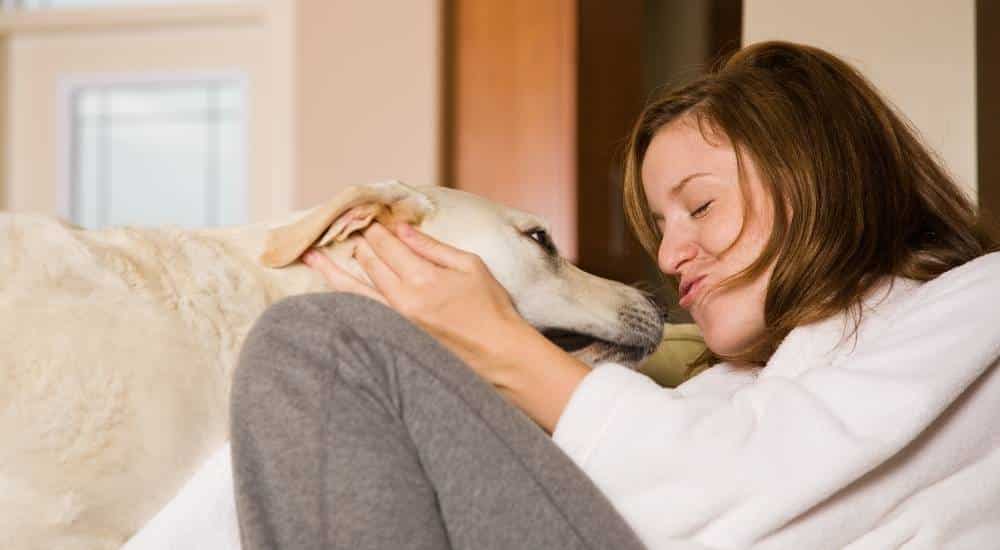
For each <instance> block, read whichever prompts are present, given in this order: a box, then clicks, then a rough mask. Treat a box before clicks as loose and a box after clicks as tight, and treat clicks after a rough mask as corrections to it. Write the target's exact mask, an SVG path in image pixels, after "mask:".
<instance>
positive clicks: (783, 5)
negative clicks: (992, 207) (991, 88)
mask: <svg viewBox="0 0 1000 550" xmlns="http://www.w3.org/2000/svg"><path fill="white" fill-rule="evenodd" d="M771 39H781V40H790V41H793V42H803V43H807V44H810V45H813V46H818V47H820V48H823V49H826V50H829V51H831V52H832V53H834V54H837V55H839V56H841V57H844V58H845V59H846V60H848V61H849V62H851V63H852V64H854V65H855V66H856V67H857V68H859V69H860V70H861V71H862V72H863V73H864V74H865V75H866V76H867V77H868V78H869V79H870V80H871V81H872V82H873V83H874V84H875V86H876V87H877V88H878V89H879V90H881V91H882V92H883V94H884V95H885V96H886V97H887V98H888V99H889V100H890V101H891V102H893V103H894V104H895V105H896V106H898V107H899V109H901V110H902V112H903V114H905V115H906V116H907V117H908V118H909V119H910V120H911V121H912V122H913V123H914V125H915V126H916V127H917V129H918V130H919V131H920V132H921V134H922V135H923V137H924V139H925V141H926V143H927V144H928V145H929V146H930V147H931V148H932V149H934V150H935V151H937V152H938V153H939V154H940V155H941V157H942V158H943V160H944V163H945V166H946V167H947V168H948V169H949V170H950V171H951V172H952V174H953V175H954V176H955V177H956V179H957V180H958V181H959V183H960V184H961V185H963V187H964V188H965V190H966V191H967V192H968V193H969V195H970V196H972V197H973V198H975V197H976V195H977V192H976V188H977V168H976V66H975V5H974V1H973V0H952V1H948V2H942V1H940V0H880V1H878V2H871V1H869V0H840V1H837V2H830V1H829V0H798V1H795V2H789V1H787V0H745V4H744V14H743V43H744V44H751V43H754V42H759V41H763V40H771Z"/></svg>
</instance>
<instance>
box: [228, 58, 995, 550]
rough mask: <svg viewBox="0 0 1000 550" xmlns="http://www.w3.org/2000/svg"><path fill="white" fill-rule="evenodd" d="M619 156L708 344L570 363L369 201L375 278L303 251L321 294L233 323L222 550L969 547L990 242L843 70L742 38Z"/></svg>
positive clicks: (989, 437) (977, 489)
mask: <svg viewBox="0 0 1000 550" xmlns="http://www.w3.org/2000/svg"><path fill="white" fill-rule="evenodd" d="M625 176H626V177H625V181H626V185H625V193H626V204H627V209H628V213H629V215H630V219H631V221H632V223H633V226H634V228H635V229H636V231H637V233H638V234H639V236H640V238H641V239H642V240H643V242H644V244H645V246H646V247H647V249H648V250H649V251H650V253H652V254H653V255H655V257H656V258H657V262H658V265H659V267H660V269H661V270H662V271H663V272H664V273H665V274H667V275H669V276H671V277H672V278H674V279H675V280H676V281H677V282H678V283H679V286H680V291H681V294H682V297H681V301H680V303H681V306H683V307H686V308H688V309H689V310H690V311H691V314H692V316H693V318H694V320H695V321H696V322H697V324H698V326H699V328H700V329H701V331H702V333H703V335H704V337H705V341H706V343H707V345H708V348H709V351H710V353H709V354H708V355H707V356H706V357H705V360H706V361H707V362H709V363H711V364H713V366H712V367H711V368H709V369H707V370H705V371H704V372H703V373H701V374H699V375H698V376H696V377H694V378H692V379H690V380H689V381H687V382H686V383H684V384H682V385H681V386H679V387H678V388H676V389H665V388H661V387H659V386H657V385H656V384H655V383H653V382H652V381H651V380H650V379H649V378H647V377H645V376H643V375H642V374H639V373H637V372H635V371H632V370H629V369H627V368H625V367H622V366H620V365H616V364H613V363H608V364H601V365H598V366H597V367H596V368H594V369H593V370H592V369H590V368H588V367H587V366H586V365H583V364H582V363H580V362H579V361H577V360H576V359H574V358H573V357H572V356H570V355H567V354H566V353H564V352H562V350H560V349H559V348H557V347H555V346H554V345H552V344H550V343H549V342H548V341H547V340H545V339H544V338H543V337H542V336H541V335H540V334H538V333H537V332H536V331H534V330H533V329H532V328H531V327H529V326H528V325H527V324H526V323H525V322H524V321H523V320H522V319H520V317H519V316H518V315H517V312H516V310H515V309H514V307H513V306H512V305H511V303H510V300H509V298H508V297H507V295H506V293H505V292H504V291H503V289H502V288H501V287H500V286H499V284H497V283H496V281H495V280H493V279H492V277H491V276H490V275H489V273H488V270H486V268H485V267H483V264H482V262H480V261H478V259H477V258H476V257H474V256H471V255H469V254H467V253H464V252H461V251H458V250H455V249H452V248H450V247H448V246H446V245H444V244H441V243H438V242H435V241H433V240H432V239H431V238H430V237H427V236H425V235H422V234H420V233H419V232H417V231H415V230H413V229H412V228H409V227H406V226H401V227H399V228H394V229H395V230H394V231H390V230H389V229H386V228H384V227H382V226H380V225H377V224H376V225H373V226H372V227H370V228H369V229H368V230H367V231H366V232H365V234H364V237H365V242H366V243H367V245H365V246H361V247H359V250H358V255H357V259H358V260H359V261H360V263H361V264H362V265H363V267H364V269H365V271H366V272H367V273H368V275H369V277H370V278H371V280H372V281H373V282H374V285H375V286H374V288H373V287H370V286H367V285H365V284H363V283H361V282H359V281H357V280H355V279H353V278H351V277H350V276H349V275H347V274H346V273H345V272H343V271H340V270H339V269H337V267H336V266H334V265H333V264H331V263H329V262H325V261H323V260H324V258H323V257H321V256H318V257H312V256H308V257H306V258H304V261H306V262H307V263H308V264H309V265H311V266H312V267H314V268H315V269H317V270H318V271H319V272H320V273H322V274H323V275H324V276H325V277H326V278H327V280H328V281H329V283H330V285H331V286H332V287H333V288H334V289H336V290H342V291H347V292H348V293H349V294H345V293H334V294H327V295H311V296H305V297H299V298H293V299H290V300H286V301H283V302H281V303H279V304H276V305H275V306H274V307H272V308H271V309H270V310H269V311H268V312H267V313H265V315H264V316H263V317H262V318H261V319H260V321H259V322H258V324H257V325H256V326H255V328H254V329H253V331H252V332H251V334H250V336H249V337H248V339H247V342H246V344H245V346H244V350H243V353H242V356H241V361H240V367H239V369H237V376H236V380H235V383H234V389H233V405H232V407H233V410H232V413H233V423H232V437H233V461H234V466H235V475H236V482H237V505H238V511H239V517H240V528H241V533H242V539H243V545H244V547H245V548H247V549H250V548H320V547H336V548H448V547H455V548H546V549H547V548H559V549H563V548H601V549H603V548H619V549H639V548H643V547H648V548H745V547H755V548H843V547H850V548H888V547H897V546H900V545H902V544H903V543H904V542H905V541H907V540H909V541H911V544H914V545H920V546H921V547H934V548H939V547H947V546H948V545H950V544H958V543H959V542H960V543H961V544H963V545H966V546H967V547H970V548H973V547H974V548H983V547H987V546H986V545H987V542H985V541H986V540H987V538H988V537H987V536H988V535H990V533H989V530H990V529H993V531H994V534H995V532H996V529H997V528H998V526H1000V517H998V515H997V514H998V512H997V510H1000V502H997V501H998V499H1000V497H998V496H997V495H1000V490H998V487H1000V450H998V443H997V442H1000V426H997V425H996V423H995V422H990V420H992V419H993V418H996V417H997V416H998V415H1000V377H998V376H996V375H995V373H996V371H997V369H996V368H994V367H995V365H996V364H997V360H998V356H1000V323H997V322H996V315H997V313H996V310H997V309H998V304H1000V254H987V252H989V251H990V250H992V249H993V248H994V247H995V241H993V240H992V239H991V237H989V236H987V235H986V234H985V233H984V232H983V231H982V230H980V229H978V228H977V227H978V226H977V220H976V215H975V211H974V209H973V207H972V206H971V205H970V204H969V202H968V200H967V199H966V198H965V197H964V196H963V195H962V193H961V191H959V189H958V188H957V187H956V185H955V184H954V183H953V182H952V181H951V179H950V178H949V177H948V176H947V174H946V173H945V172H944V170H942V168H941V167H940V166H939V165H938V164H937V162H936V161H935V160H934V159H933V157H932V156H931V155H930V154H929V153H928V152H927V151H926V150H925V149H924V148H923V147H922V146H921V145H920V144H919V142H918V140H917V138H916V136H915V133H914V132H913V131H912V130H911V129H909V128H908V127H907V125H906V124H904V123H903V122H902V120H901V119H900V117H899V116H898V115H896V114H894V113H893V112H892V111H891V110H890V109H889V108H888V107H887V106H886V104H885V102H884V101H883V100H882V99H880V98H879V96H878V95H877V94H876V92H875V91H874V90H873V89H872V87H871V85H870V84H868V83H867V82H866V81H865V80H864V79H863V78H862V77H861V76H860V75H859V74H858V73H856V72H855V71H854V70H852V69H851V68H850V67H848V66H847V65H846V64H844V63H843V62H842V61H840V60H838V59H836V58H835V57H833V56H831V55H830V54H827V53H826V52H823V51H821V50H817V49H814V48H809V47H805V46H800V45H795V44H788V43H779V42H771V43H762V44H757V45H754V46H750V47H748V48H745V49H743V50H741V51H740V52H738V53H737V54H735V55H734V56H733V57H732V58H731V59H730V60H729V61H728V62H727V63H726V64H725V65H723V66H721V67H720V68H718V69H716V70H715V71H713V72H712V73H711V74H709V75H707V76H705V77H704V78H702V79H700V80H698V81H696V82H694V83H692V84H690V85H688V86H686V87H684V88H682V89H680V90H677V91H674V92H672V93H669V94H667V95H666V96H664V97H663V98H661V99H659V100H657V101H655V102H654V103H652V104H651V105H650V106H649V107H648V108H647V109H646V110H645V111H644V112H643V114H642V115H641V117H640V119H639V121H638V122H637V124H636V127H635V130H634V132H633V134H632V137H631V140H630V143H629V147H628V154H627V159H626V174H625ZM356 294H360V295H362V296H361V297H359V296H356ZM379 302H381V304H380V303H379ZM386 305H388V306H390V307H385V306H386ZM396 311H398V312H400V313H402V316H400V315H399V314H397V313H396ZM418 327H419V328H418ZM421 329H423V330H421ZM513 343H516V345H512V344H513ZM484 382H486V383H484ZM490 385H492V386H493V388H495V389H496V390H497V391H493V389H491V387H490ZM501 396H502V397H501ZM522 412H523V413H524V414H521V413H522ZM538 427H540V428H541V430H539V429H538ZM550 435H551V438H550V437H549V436H550ZM989 540H994V539H992V538H991V539H989Z"/></svg>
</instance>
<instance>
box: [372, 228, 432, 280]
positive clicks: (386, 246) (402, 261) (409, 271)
mask: <svg viewBox="0 0 1000 550" xmlns="http://www.w3.org/2000/svg"><path fill="white" fill-rule="evenodd" d="M362 235H363V236H364V238H365V240H366V241H368V244H369V245H371V248H372V250H374V252H375V254H376V255H378V257H379V259H380V260H382V262H383V263H384V264H386V265H387V266H388V267H389V268H390V269H392V271H393V272H394V273H396V275H397V276H399V278H400V279H403V280H406V281H413V280H420V279H429V278H431V277H432V276H433V273H432V270H433V269H434V265H433V264H432V263H431V262H428V261H427V260H425V259H424V258H421V257H420V255H418V254H417V253H416V252H414V251H413V249H411V248H410V247H409V246H407V245H406V243H404V242H403V241H401V240H399V238H398V237H397V236H396V235H394V234H393V233H392V232H391V231H389V230H388V229H386V227H385V226H384V225H382V224H380V223H373V224H371V225H370V226H368V227H367V228H366V229H365V230H364V232H363V233H362Z"/></svg>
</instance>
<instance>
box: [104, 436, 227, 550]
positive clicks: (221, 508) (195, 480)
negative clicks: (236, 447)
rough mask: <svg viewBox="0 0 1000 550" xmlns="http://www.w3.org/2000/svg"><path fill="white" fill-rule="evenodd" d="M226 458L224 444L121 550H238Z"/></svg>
mask: <svg viewBox="0 0 1000 550" xmlns="http://www.w3.org/2000/svg"><path fill="white" fill-rule="evenodd" d="M229 457H230V454H229V444H228V443H226V444H225V445H223V446H222V447H221V448H220V449H219V450H217V451H216V452H215V454H213V455H212V456H211V457H209V459H208V460H206V461H205V464H203V465H202V466H201V468H200V469H199V470H198V471H197V473H195V475H194V476H193V477H192V478H191V479H189V480H188V482H187V483H186V484H185V485H184V487H182V488H181V490H180V492H178V493H177V495H176V496H174V498H173V500H171V501H170V502H169V503H167V505H166V506H165V507H164V508H163V509H162V510H160V512H159V513H158V514H156V516H154V517H153V519H152V520H150V521H149V523H147V524H146V525H145V526H144V527H143V528H142V530H141V531H139V532H138V533H136V534H135V536H133V537H132V538H131V539H129V541H128V543H126V544H125V546H123V547H122V550H202V549H204V550H240V534H239V526H238V525H237V523H236V500H235V497H234V496H233V463H232V461H231V460H230V458H229Z"/></svg>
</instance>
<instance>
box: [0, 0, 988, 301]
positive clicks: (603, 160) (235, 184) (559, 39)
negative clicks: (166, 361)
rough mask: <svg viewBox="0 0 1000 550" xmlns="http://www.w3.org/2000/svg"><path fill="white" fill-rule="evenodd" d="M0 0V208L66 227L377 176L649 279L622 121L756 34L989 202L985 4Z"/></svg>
mask: <svg viewBox="0 0 1000 550" xmlns="http://www.w3.org/2000/svg"><path fill="white" fill-rule="evenodd" d="M0 6H2V9H0V168H2V170H0V208H2V209H4V210H16V211H37V212H44V213H49V214H56V215H59V216H62V217H65V218H66V219H69V220H70V221H72V222H74V223H76V224H79V225H82V226H85V227H102V226H106V225H120V224H135V225H154V224H177V225H182V226H190V227H194V226H210V225H228V224H243V223H249V222H255V221H260V220H266V219H268V218H273V217H276V216H280V215H282V214H283V213H285V212H288V211H290V210H293V209H299V208H306V207H310V206H313V205H315V204H318V203H320V202H322V201H325V200H327V199H328V198H330V197H332V196H333V195H334V194H336V193H337V191H338V190H339V189H341V188H343V187H345V186H347V185H351V184H357V183H364V182H369V181H375V180H378V179H384V178H396V179H400V180H402V181H405V182H407V183H410V184H414V185H425V184H436V185H446V186H452V187H457V188H460V189H466V190H469V191H472V192H475V193H479V194H483V195H486V196H487V197H490V198H492V199H494V200H497V201H499V202H502V203H505V204H508V205H510V206H514V207H518V208H522V209H525V210H529V211H532V212H535V213H538V214H540V215H542V216H544V217H546V218H547V219H548V220H549V221H550V222H551V224H552V230H553V231H552V232H553V236H554V239H555V241H556V242H557V244H558V245H559V247H560V248H561V250H562V252H563V254H564V255H565V256H566V257H568V258H570V259H571V260H572V261H574V262H575V263H577V264H578V265H580V266H581V267H582V268H584V269H586V270H588V271H591V272H594V273H597V274H600V275H602V276H605V277H609V278H612V279H617V280H620V281H624V282H628V283H635V282H638V281H647V282H650V283H652V284H657V277H656V275H657V271H656V269H655V266H654V265H653V263H652V262H651V261H650V260H649V259H647V258H645V257H644V256H643V254H642V252H641V250H640V247H639V246H638V244H637V243H636V242H635V241H634V240H633V238H632V236H631V233H630V231H629V230H628V229H627V227H626V224H625V219H624V215H623V213H622V207H621V193H620V184H621V178H620V168H619V166H618V159H619V157H620V154H621V150H622V146H623V144H624V140H625V137H626V136H627V134H628V131H629V129H630V127H631V124H632V122H633V121H634V119H635V118H636V116H637V115H638V113H639V111H640V110H641V108H642V106H643V104H644V103H645V102H646V101H647V99H648V98H649V97H650V96H651V95H652V94H653V93H655V91H656V90H657V89H659V88H661V87H663V86H666V85H672V84H678V83H682V82H684V81H685V80H687V79H690V78H692V77H693V76H696V75H698V74H699V73H700V72H701V71H703V70H705V68H706V67H707V66H708V64H709V63H710V61H712V60H714V59H715V58H716V57H717V56H718V55H720V54H723V53H726V52H728V51H731V50H732V49H734V48H737V47H739V46H740V45H743V44H748V43H752V42H757V41H761V40H767V39H784V40H792V41H797V42H804V43H808V44H812V45H815V46H819V47H822V48H825V49H828V50H830V51H832V52H834V53H836V54H838V55H841V56H843V57H845V58H846V59H847V60H848V61H850V62H852V63H853V64H855V65H856V66H857V67H859V68H860V69H861V70H862V71H863V72H865V74H866V75H868V76H869V77H870V78H871V79H872V80H873V81H874V83H875V85H876V86H878V87H879V88H880V89H881V90H882V91H883V92H884V93H885V94H886V95H887V96H888V97H889V99H890V100H891V101H892V102H893V103H894V104H896V105H897V106H898V107H899V108H900V109H901V110H902V112H903V113H904V114H905V115H906V116H908V117H909V118H910V119H911V120H912V121H913V123H914V124H915V125H916V126H917V128H918V129H919V130H920V131H921V132H922V134H923V135H924V137H925V139H926V141H927V143H928V144H929V145H930V146H931V147H932V148H934V149H935V150H936V151H937V152H938V153H939V154H940V156H941V157H942V158H943V159H944V161H945V164H946V166H947V167H948V169H949V170H950V171H951V172H952V173H953V174H954V175H955V176H956V178H957V179H958V180H959V181H960V182H961V183H962V184H963V185H964V186H965V189H966V191H967V192H968V193H969V195H970V196H972V197H973V198H974V199H976V200H977V201H978V203H979V204H980V207H981V208H983V209H985V210H987V211H990V212H994V213H995V212H1000V183H998V182H1000V38H998V37H997V33H995V32H990V31H991V30H992V28H993V27H995V26H996V25H997V24H998V23H1000V2H993V1H990V0H980V1H978V2H977V1H975V0H950V1H948V2H942V1H940V0H879V1H871V0H841V1H838V2H830V1H829V0H794V1H793V0H216V1H213V0H0ZM663 292H664V294H663V295H662V296H661V297H662V298H663V299H664V300H666V301H667V302H668V303H672V301H673V298H672V296H670V292H671V290H670V289H669V288H668V289H665V290H663ZM675 313H676V316H675V318H681V320H683V317H684V315H683V312H680V311H676V310H675Z"/></svg>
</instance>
